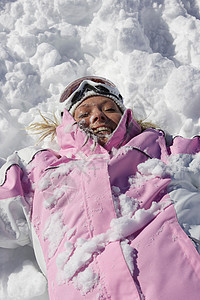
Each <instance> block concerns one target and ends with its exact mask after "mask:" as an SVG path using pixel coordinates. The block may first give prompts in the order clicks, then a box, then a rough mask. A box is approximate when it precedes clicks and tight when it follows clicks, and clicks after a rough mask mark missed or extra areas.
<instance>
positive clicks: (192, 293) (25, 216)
mask: <svg viewBox="0 0 200 300" xmlns="http://www.w3.org/2000/svg"><path fill="white" fill-rule="evenodd" d="M57 138H58V144H59V145H60V149H61V150H60V152H59V153H55V152H53V151H51V150H38V151H36V153H35V150H33V151H32V150H31V149H28V150H27V149H26V150H25V151H23V150H22V151H21V152H20V151H19V153H16V154H14V155H13V156H11V157H10V158H9V160H8V162H7V163H6V164H5V165H4V167H3V168H2V170H1V186H0V208H1V213H0V218H1V219H0V230H1V232H2V234H1V236H0V246H2V247H16V246H18V245H25V244H27V243H29V242H30V239H31V242H32V244H33V247H34V249H35V253H36V257H37V259H38V263H39V265H40V267H41V269H42V271H43V272H44V273H45V274H46V276H47V279H48V288H49V296H50V299H56V300H64V299H77V300H78V299H82V298H83V299H92V300H94V299H102V300H103V299H113V300H122V299H125V300H129V299H131V300H132V299H134V300H136V299H145V300H160V299H162V300H169V299H172V300H179V299H180V300H183V299H190V300H197V299H199V297H200V296H199V295H200V258H199V253H198V251H197V249H196V248H195V245H194V243H193V241H192V240H191V238H189V237H188V235H187V234H186V233H185V231H184V230H183V229H182V227H181V226H180V224H179V223H178V220H177V216H176V211H175V208H174V205H173V201H171V199H170V195H169V193H168V186H169V184H170V182H171V178H170V174H169V173H165V174H163V173H162V172H161V173H162V174H161V173H159V171H158V172H157V171H155V169H154V173H153V172H151V174H150V173H149V174H148V175H147V174H146V175H145V176H142V171H140V170H143V169H144V167H145V166H146V164H149V162H150V163H151V162H154V163H155V162H156V161H158V162H159V161H161V162H162V164H163V166H167V165H168V162H169V158H170V157H171V156H172V154H173V155H176V154H180V153H186V154H191V155H193V154H195V153H197V152H199V150H200V138H199V137H195V138H193V139H192V140H189V139H183V138H181V137H177V138H175V139H174V140H173V143H172V145H171V146H166V141H165V136H164V134H163V132H162V131H158V130H154V129H147V130H145V131H144V132H142V133H141V129H140V126H139V125H138V124H137V123H136V122H135V121H134V119H133V118H132V113H131V111H130V110H126V112H125V113H124V115H123V117H122V119H121V121H120V123H119V125H118V127H117V129H116V130H115V132H114V133H113V135H112V137H111V138H110V140H109V141H108V143H107V144H106V146H105V147H102V146H100V145H99V144H97V145H96V147H95V145H94V141H93V140H92V139H91V138H89V140H88V141H87V142H86V135H85V133H84V132H83V131H82V130H81V129H80V128H79V127H78V126H77V125H76V124H74V119H73V118H72V117H71V115H70V114H69V113H68V112H67V111H65V112H64V116H63V122H62V124H61V125H60V126H59V127H58V128H57ZM85 142H86V143H85ZM24 153H25V154H24ZM156 159H157V160H156ZM141 166H142V167H143V169H141ZM156 172H157V173H156ZM172 200H173V199H172Z"/></svg>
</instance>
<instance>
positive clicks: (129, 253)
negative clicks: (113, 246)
mask: <svg viewBox="0 0 200 300" xmlns="http://www.w3.org/2000/svg"><path fill="white" fill-rule="evenodd" d="M121 247H122V252H123V255H124V258H125V260H126V263H127V265H128V268H129V270H130V272H131V275H132V276H133V271H134V263H133V259H134V248H133V247H131V246H130V245H129V244H128V241H127V240H125V241H122V242H121Z"/></svg>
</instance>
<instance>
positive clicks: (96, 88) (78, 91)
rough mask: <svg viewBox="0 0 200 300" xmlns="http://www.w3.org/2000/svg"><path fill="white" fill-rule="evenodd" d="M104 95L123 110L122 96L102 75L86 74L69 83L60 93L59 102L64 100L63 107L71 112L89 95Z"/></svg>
mask: <svg viewBox="0 0 200 300" xmlns="http://www.w3.org/2000/svg"><path fill="white" fill-rule="evenodd" d="M98 95H101V96H105V97H108V98H111V99H112V100H113V101H114V102H116V104H117V105H118V106H119V108H120V109H121V110H122V112H123V111H124V110H125V107H124V104H123V98H122V96H121V94H120V92H119V90H118V89H117V88H116V86H115V85H114V84H113V83H112V82H111V81H109V80H107V79H105V78H102V77H95V76H87V77H82V78H79V79H77V80H75V81H73V82H72V83H70V84H69V85H68V86H67V87H66V88H65V90H64V92H63V93H62V95H61V97H60V102H61V103H63V102H65V101H66V102H65V108H66V109H67V110H68V111H69V112H70V113H71V114H73V112H74V110H75V109H76V107H77V106H78V105H79V104H80V103H81V102H82V101H84V100H85V99H86V98H88V97H91V96H98Z"/></svg>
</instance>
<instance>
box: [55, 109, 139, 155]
mask: <svg viewBox="0 0 200 300" xmlns="http://www.w3.org/2000/svg"><path fill="white" fill-rule="evenodd" d="M56 132H57V139H58V144H59V146H60V148H61V149H60V154H61V155H66V156H71V157H73V156H76V154H77V153H79V152H82V153H84V154H85V155H87V156H88V155H91V154H103V153H105V152H110V151H111V149H112V148H113V147H114V148H117V149H118V148H119V147H121V146H123V145H125V144H126V143H127V142H128V141H129V140H130V139H131V138H133V137H134V136H136V135H138V134H139V133H141V127H140V125H139V124H138V123H137V122H136V121H135V120H134V119H133V115H132V111H131V110H130V109H126V110H125V112H124V114H123V115H122V118H121V120H120V122H119V124H118V126H117V128H116V129H115V130H114V132H113V133H112V135H111V137H110V138H109V140H108V142H107V143H106V144H105V145H104V146H101V145H99V144H98V143H95V140H93V139H92V138H90V137H89V138H88V136H87V134H86V133H85V131H84V130H83V129H81V128H80V127H79V126H78V124H77V123H76V121H75V120H74V118H73V117H72V115H71V114H70V113H69V112H68V111H67V110H66V109H65V110H64V113H63V120H62V123H61V125H60V126H58V127H57V129H56ZM94 149H95V152H94Z"/></svg>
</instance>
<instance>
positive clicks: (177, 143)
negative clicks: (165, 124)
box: [168, 136, 200, 154]
mask: <svg viewBox="0 0 200 300" xmlns="http://www.w3.org/2000/svg"><path fill="white" fill-rule="evenodd" d="M199 151H200V137H199V136H196V137H194V138H192V139H186V138H183V137H181V136H177V137H175V138H174V139H173V141H172V143H171V145H170V146H169V148H168V152H169V154H196V153H198V152H199Z"/></svg>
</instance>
